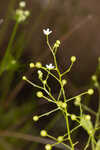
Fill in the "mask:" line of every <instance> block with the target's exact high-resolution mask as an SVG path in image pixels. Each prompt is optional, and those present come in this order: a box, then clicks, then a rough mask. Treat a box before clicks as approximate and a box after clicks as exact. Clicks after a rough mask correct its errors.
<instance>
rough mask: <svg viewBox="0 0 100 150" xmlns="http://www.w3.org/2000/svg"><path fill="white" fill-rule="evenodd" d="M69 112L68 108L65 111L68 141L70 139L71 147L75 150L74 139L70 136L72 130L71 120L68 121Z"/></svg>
mask: <svg viewBox="0 0 100 150" xmlns="http://www.w3.org/2000/svg"><path fill="white" fill-rule="evenodd" d="M67 114H68V112H67V108H66V110H65V119H66V126H67V132H68V139H69V142H70V145H71V147H72V150H74V144H73V142H72V139H71V134H70V128H69V120H68V115H67Z"/></svg>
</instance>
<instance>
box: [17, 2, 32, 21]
mask: <svg viewBox="0 0 100 150" xmlns="http://www.w3.org/2000/svg"><path fill="white" fill-rule="evenodd" d="M25 6H26V2H25V1H21V2H20V3H19V8H18V9H16V11H15V15H14V18H15V20H16V21H17V22H18V23H21V22H23V21H25V20H26V19H27V17H28V16H29V15H30V12H29V10H24V8H25Z"/></svg>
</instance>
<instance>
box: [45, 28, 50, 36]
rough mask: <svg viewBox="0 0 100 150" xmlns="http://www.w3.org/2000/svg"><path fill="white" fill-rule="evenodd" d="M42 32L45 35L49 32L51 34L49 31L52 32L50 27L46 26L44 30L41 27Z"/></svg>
mask: <svg viewBox="0 0 100 150" xmlns="http://www.w3.org/2000/svg"><path fill="white" fill-rule="evenodd" d="M43 33H44V34H45V35H49V34H51V33H52V31H50V29H49V28H47V29H46V30H45V29H43Z"/></svg>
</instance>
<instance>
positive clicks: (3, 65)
mask: <svg viewBox="0 0 100 150" xmlns="http://www.w3.org/2000/svg"><path fill="white" fill-rule="evenodd" d="M17 28H18V22H16V24H15V25H14V28H13V32H12V35H11V38H10V41H9V43H8V47H7V49H6V53H5V56H4V58H3V60H2V62H1V69H0V75H1V74H2V72H3V71H4V70H5V66H6V63H7V59H8V57H9V54H10V53H11V48H12V44H13V41H14V38H15V35H16V32H17Z"/></svg>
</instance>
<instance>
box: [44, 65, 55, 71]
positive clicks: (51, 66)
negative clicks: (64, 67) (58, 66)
mask: <svg viewBox="0 0 100 150" xmlns="http://www.w3.org/2000/svg"><path fill="white" fill-rule="evenodd" d="M46 68H47V69H49V70H50V69H54V68H55V66H53V65H52V64H49V65H46Z"/></svg>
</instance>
